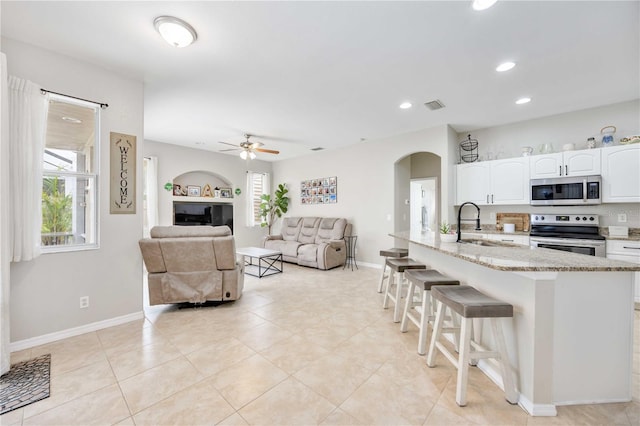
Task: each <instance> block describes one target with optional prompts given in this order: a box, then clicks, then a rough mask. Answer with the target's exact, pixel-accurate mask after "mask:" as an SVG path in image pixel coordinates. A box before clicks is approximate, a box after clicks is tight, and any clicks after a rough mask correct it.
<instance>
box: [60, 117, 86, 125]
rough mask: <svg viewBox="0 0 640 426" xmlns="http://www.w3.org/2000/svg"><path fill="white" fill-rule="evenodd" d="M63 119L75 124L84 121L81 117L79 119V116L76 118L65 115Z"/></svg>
mask: <svg viewBox="0 0 640 426" xmlns="http://www.w3.org/2000/svg"><path fill="white" fill-rule="evenodd" d="M62 119H63V120H64V121H67V122H69V123H73V124H81V123H82V120H80V119H78V118H74V117H67V116H64V117H62Z"/></svg>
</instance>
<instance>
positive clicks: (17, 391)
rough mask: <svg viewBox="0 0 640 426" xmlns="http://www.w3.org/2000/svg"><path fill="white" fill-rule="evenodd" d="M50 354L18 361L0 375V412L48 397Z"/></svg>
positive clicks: (6, 411)
mask: <svg viewBox="0 0 640 426" xmlns="http://www.w3.org/2000/svg"><path fill="white" fill-rule="evenodd" d="M50 366H51V354H46V355H41V356H39V357H37V358H34V359H30V360H29V361H23V362H19V363H17V364H15V365H12V366H11V369H10V370H9V371H8V372H7V373H5V374H4V375H3V376H2V377H0V414H4V413H8V412H9V411H13V410H15V409H16V408H20V407H24V406H25V405H29V404H31V403H34V402H36V401H40V400H41V399H45V398H49V377H50V372H49V371H50Z"/></svg>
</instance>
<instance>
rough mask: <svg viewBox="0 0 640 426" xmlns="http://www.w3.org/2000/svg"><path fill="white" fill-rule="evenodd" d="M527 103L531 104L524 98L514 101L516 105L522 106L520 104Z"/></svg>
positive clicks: (529, 100) (529, 99)
mask: <svg viewBox="0 0 640 426" xmlns="http://www.w3.org/2000/svg"><path fill="white" fill-rule="evenodd" d="M529 102H531V98H527V97H524V98H520V99H518V100H517V101H516V104H518V105H522V104H528V103H529Z"/></svg>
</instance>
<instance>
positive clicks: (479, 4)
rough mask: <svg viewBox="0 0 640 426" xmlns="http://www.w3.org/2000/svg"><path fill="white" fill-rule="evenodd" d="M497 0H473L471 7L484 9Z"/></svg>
mask: <svg viewBox="0 0 640 426" xmlns="http://www.w3.org/2000/svg"><path fill="white" fill-rule="evenodd" d="M497 1H498V0H473V2H472V3H471V7H473V10H485V9H489V8H490V7H491V6H493V5H494V4H496V2H497Z"/></svg>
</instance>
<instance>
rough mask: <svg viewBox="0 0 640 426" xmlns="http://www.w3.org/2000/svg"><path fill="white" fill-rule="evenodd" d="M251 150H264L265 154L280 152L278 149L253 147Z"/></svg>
mask: <svg viewBox="0 0 640 426" xmlns="http://www.w3.org/2000/svg"><path fill="white" fill-rule="evenodd" d="M253 150H254V151H258V152H266V153H267V154H280V151H276V150H273V149H264V148H254V149H253Z"/></svg>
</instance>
